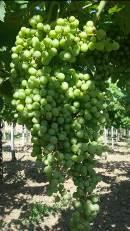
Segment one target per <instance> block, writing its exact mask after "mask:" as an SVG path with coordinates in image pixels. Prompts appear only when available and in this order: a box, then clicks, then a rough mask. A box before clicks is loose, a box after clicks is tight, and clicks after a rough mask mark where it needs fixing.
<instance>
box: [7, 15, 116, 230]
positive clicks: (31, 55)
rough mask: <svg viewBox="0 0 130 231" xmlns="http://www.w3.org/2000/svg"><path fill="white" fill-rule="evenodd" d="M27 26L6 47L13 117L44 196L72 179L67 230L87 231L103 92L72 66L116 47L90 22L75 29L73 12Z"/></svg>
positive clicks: (94, 199) (91, 213)
mask: <svg viewBox="0 0 130 231" xmlns="http://www.w3.org/2000/svg"><path fill="white" fill-rule="evenodd" d="M30 26H31V28H26V27H22V28H21V30H20V32H19V34H18V36H17V38H16V43H15V45H16V46H14V47H13V48H12V52H13V53H12V63H11V75H12V78H11V79H12V83H13V86H14V88H15V92H14V95H13V100H12V104H13V106H14V107H15V109H16V113H15V118H17V120H18V122H19V123H22V124H26V126H27V127H28V129H30V131H31V134H32V143H33V151H32V155H33V156H35V157H36V158H37V159H38V160H39V161H41V162H43V163H44V172H45V173H46V175H47V176H48V179H49V183H50V184H49V191H48V193H49V195H51V194H52V193H57V192H59V193H60V194H61V195H62V196H63V195H64V193H65V190H64V181H65V180H66V179H67V178H72V179H73V182H74V184H75V186H76V188H77V190H76V192H75V193H74V195H73V196H74V204H73V206H74V208H75V211H74V214H73V216H72V219H71V230H80V231H81V230H89V227H90V225H89V223H90V222H91V220H92V219H93V218H94V217H95V216H96V214H97V212H98V210H99V206H98V204H97V202H98V198H97V197H96V196H95V195H93V190H94V188H95V186H96V184H97V182H98V177H97V176H96V173H95V171H94V166H95V164H96V160H95V155H101V153H102V146H101V144H99V143H98V137H99V136H100V132H101V129H102V127H103V125H104V122H105V117H104V113H103V102H104V93H102V92H100V90H99V89H98V88H97V86H96V81H95V79H94V76H93V74H90V73H88V72H87V71H86V72H82V71H80V70H79V69H78V66H77V68H76V65H75V64H76V63H77V62H78V59H79V58H80V54H86V53H90V55H92V53H93V51H94V50H97V51H100V52H110V51H111V50H116V49H118V47H119V45H118V43H117V42H115V41H113V40H111V39H108V38H107V36H106V32H105V31H104V30H102V29H96V27H95V25H94V23H93V22H92V21H88V22H87V23H86V25H85V26H84V27H83V30H82V31H81V30H80V29H79V21H78V20H77V19H76V18H75V17H73V16H71V17H69V18H65V19H63V18H58V19H57V21H56V23H55V24H50V25H49V24H44V23H43V19H42V17H41V16H39V15H36V16H34V17H33V18H32V19H31V20H30Z"/></svg>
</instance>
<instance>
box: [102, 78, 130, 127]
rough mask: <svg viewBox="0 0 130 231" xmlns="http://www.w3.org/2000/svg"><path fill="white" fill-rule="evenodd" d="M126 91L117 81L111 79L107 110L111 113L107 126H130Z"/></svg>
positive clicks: (107, 93) (107, 92)
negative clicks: (113, 81) (112, 81)
mask: <svg viewBox="0 0 130 231" xmlns="http://www.w3.org/2000/svg"><path fill="white" fill-rule="evenodd" d="M127 104H128V103H127V97H126V92H125V91H122V90H121V89H120V88H119V87H118V86H117V83H111V81H109V87H108V88H107V91H106V103H105V106H106V111H107V113H108V114H109V119H108V123H107V126H108V127H110V126H114V127H116V128H119V127H124V128H128V127H130V117H129V114H128V111H127V110H126V108H127Z"/></svg>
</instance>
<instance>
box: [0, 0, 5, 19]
mask: <svg viewBox="0 0 130 231" xmlns="http://www.w3.org/2000/svg"><path fill="white" fill-rule="evenodd" d="M5 6H6V5H5V2H4V1H0V21H2V22H4V18H5V13H6V10H5Z"/></svg>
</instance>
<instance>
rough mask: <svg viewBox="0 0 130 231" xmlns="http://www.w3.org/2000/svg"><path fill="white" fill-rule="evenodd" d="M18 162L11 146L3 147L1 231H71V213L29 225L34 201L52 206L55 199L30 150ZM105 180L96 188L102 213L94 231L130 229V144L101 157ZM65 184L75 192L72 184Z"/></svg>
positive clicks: (122, 143) (96, 221)
mask: <svg viewBox="0 0 130 231" xmlns="http://www.w3.org/2000/svg"><path fill="white" fill-rule="evenodd" d="M16 157H17V161H16V162H15V163H13V162H11V161H10V159H11V156H10V152H9V150H8V147H6V146H5V147H4V184H3V185H0V231H26V230H27V231H56V230H57V231H69V228H68V218H69V211H65V212H62V213H60V214H57V215H56V216H53V215H50V216H49V217H46V218H45V219H44V220H43V221H40V223H39V224H36V225H35V224H31V223H30V224H28V225H27V224H26V223H25V219H26V217H27V210H28V205H29V204H31V203H35V202H42V203H46V204H47V205H51V204H52V203H53V197H48V196H47V195H46V189H47V185H48V183H47V180H46V178H45V177H44V175H43V174H41V173H39V174H38V173H37V166H36V163H35V160H34V159H33V158H32V157H30V149H28V150H26V151H25V150H24V151H23V150H18V151H17V153H16ZM96 171H97V173H98V174H99V175H100V176H101V177H102V181H101V182H100V183H99V184H98V186H97V189H96V190H97V192H98V193H99V194H100V198H101V199H100V207H101V209H100V212H99V214H98V216H97V218H96V220H95V222H94V223H93V224H92V231H127V230H130V145H128V144H127V143H125V142H119V143H118V144H117V145H116V146H115V149H114V151H110V152H109V153H108V154H107V159H104V158H102V159H101V160H100V161H99V163H98V166H97V168H96ZM66 185H67V186H68V187H69V188H70V187H71V188H72V190H73V184H72V182H71V180H70V181H68V182H66Z"/></svg>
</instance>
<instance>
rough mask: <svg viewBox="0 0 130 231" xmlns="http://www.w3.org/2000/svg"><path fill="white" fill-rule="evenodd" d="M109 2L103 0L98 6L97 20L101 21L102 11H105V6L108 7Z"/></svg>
mask: <svg viewBox="0 0 130 231" xmlns="http://www.w3.org/2000/svg"><path fill="white" fill-rule="evenodd" d="M106 3H107V1H106V0H101V1H100V3H99V5H98V11H97V13H96V16H97V19H99V17H100V14H101V13H102V11H103V10H104V8H105V6H106Z"/></svg>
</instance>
